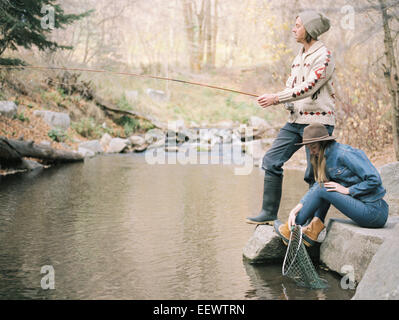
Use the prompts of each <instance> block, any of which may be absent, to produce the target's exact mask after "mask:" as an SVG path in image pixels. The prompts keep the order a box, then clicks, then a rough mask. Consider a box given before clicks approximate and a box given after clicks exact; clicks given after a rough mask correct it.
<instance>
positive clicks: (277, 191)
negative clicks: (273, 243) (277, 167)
mask: <svg viewBox="0 0 399 320" xmlns="http://www.w3.org/2000/svg"><path fill="white" fill-rule="evenodd" d="M282 186H283V177H282V176H281V177H278V176H275V175H272V174H270V173H267V172H265V180H264V187H263V203H262V210H261V211H260V213H259V215H258V216H256V217H254V218H250V217H248V218H247V219H246V222H247V223H251V224H269V225H271V226H272V225H273V222H274V220H277V213H278V209H279V207H280V200H281V191H282Z"/></svg>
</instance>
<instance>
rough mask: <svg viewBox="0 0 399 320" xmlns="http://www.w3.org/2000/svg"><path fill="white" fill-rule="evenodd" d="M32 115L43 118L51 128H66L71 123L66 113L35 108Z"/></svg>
mask: <svg viewBox="0 0 399 320" xmlns="http://www.w3.org/2000/svg"><path fill="white" fill-rule="evenodd" d="M33 115H34V116H36V117H41V118H43V120H44V122H46V123H47V124H48V125H49V126H50V127H52V128H61V129H64V130H66V129H68V128H69V126H70V124H71V119H70V118H69V114H67V113H62V112H53V111H46V110H35V111H34V112H33Z"/></svg>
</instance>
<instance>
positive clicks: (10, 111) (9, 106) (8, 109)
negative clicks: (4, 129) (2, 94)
mask: <svg viewBox="0 0 399 320" xmlns="http://www.w3.org/2000/svg"><path fill="white" fill-rule="evenodd" d="M17 110H18V106H17V105H16V104H15V103H14V102H13V101H0V115H2V116H5V117H7V118H11V119H12V118H13V117H14V116H16V115H17Z"/></svg>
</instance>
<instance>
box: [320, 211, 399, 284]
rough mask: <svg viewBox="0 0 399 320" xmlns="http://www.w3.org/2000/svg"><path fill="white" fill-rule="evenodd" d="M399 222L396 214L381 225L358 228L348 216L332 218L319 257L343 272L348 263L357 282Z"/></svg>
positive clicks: (329, 265)
mask: <svg viewBox="0 0 399 320" xmlns="http://www.w3.org/2000/svg"><path fill="white" fill-rule="evenodd" d="M398 223H399V217H390V218H389V219H388V222H387V224H386V225H385V227H384V228H381V229H369V228H361V227H359V226H358V225H357V224H355V223H354V222H353V221H351V220H348V219H334V218H331V219H330V221H329V223H328V226H327V236H326V238H325V240H324V242H323V243H322V245H321V247H320V260H321V262H322V263H324V264H325V265H326V266H327V267H328V268H329V269H330V270H333V271H335V272H338V273H340V274H343V270H344V269H345V266H351V268H353V270H354V276H355V281H356V282H357V283H358V282H359V281H360V280H361V279H362V277H363V275H364V274H365V272H366V270H367V267H368V265H369V264H370V262H371V259H372V258H373V256H374V255H375V254H376V252H377V250H378V249H379V248H380V246H381V244H382V243H383V242H384V241H385V239H387V238H390V237H392V234H393V230H394V226H395V225H397V224H398Z"/></svg>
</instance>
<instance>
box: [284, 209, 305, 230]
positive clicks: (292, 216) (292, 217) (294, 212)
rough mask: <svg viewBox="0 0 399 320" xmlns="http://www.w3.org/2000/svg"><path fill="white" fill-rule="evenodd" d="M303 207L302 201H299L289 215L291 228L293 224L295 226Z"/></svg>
mask: <svg viewBox="0 0 399 320" xmlns="http://www.w3.org/2000/svg"><path fill="white" fill-rule="evenodd" d="M302 207H303V204H302V203H298V204H297V205H296V207H295V208H294V209H292V210H291V212H290V215H289V217H288V227H289V228H290V229H291V227H292V226H295V219H296V216H297V215H298V213H299V211H301V209H302Z"/></svg>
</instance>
